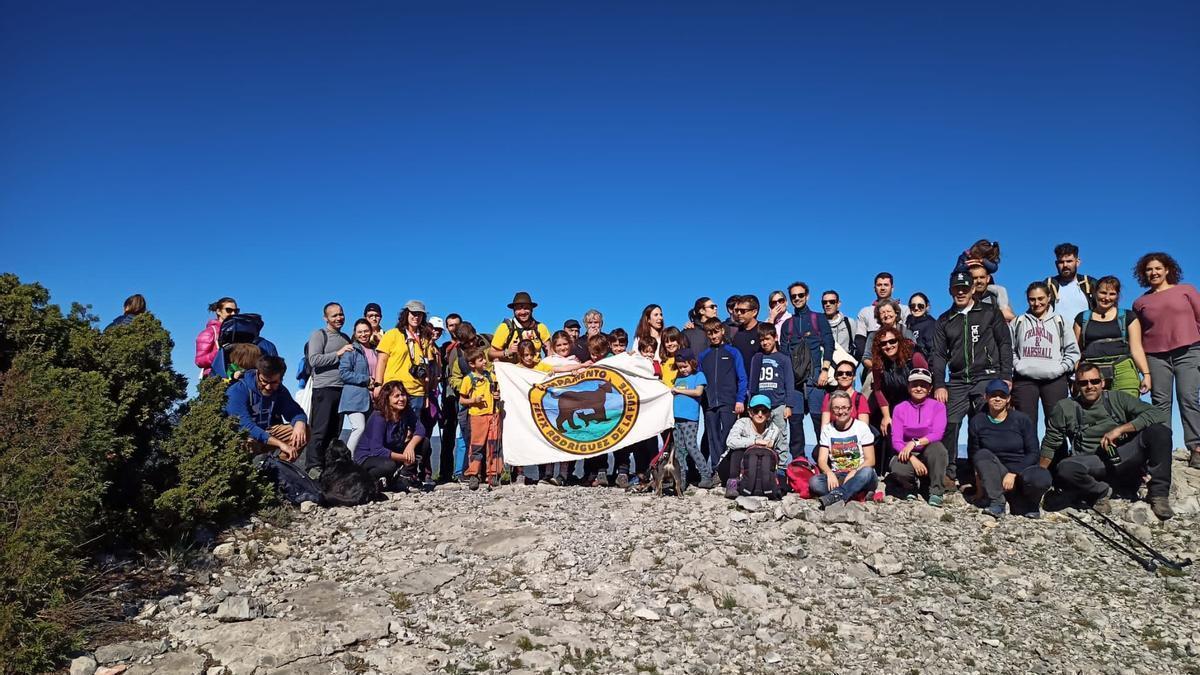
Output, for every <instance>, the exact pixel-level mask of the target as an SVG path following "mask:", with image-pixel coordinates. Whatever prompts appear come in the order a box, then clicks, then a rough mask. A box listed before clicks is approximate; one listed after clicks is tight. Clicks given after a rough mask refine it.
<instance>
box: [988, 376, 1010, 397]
mask: <svg viewBox="0 0 1200 675" xmlns="http://www.w3.org/2000/svg"><path fill="white" fill-rule="evenodd" d="M984 393H986V394H987V395H988V396H991V395H992V394H996V393H1000V394H1004V395H1005V396H1008V394H1009V389H1008V383H1007V382H1005V381H1004V380H1000V379H996V380H992V381H991V382H988V385H987V389H985V390H984Z"/></svg>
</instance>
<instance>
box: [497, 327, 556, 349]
mask: <svg viewBox="0 0 1200 675" xmlns="http://www.w3.org/2000/svg"><path fill="white" fill-rule="evenodd" d="M509 323H513V324H514V325H516V324H515V323H514V322H513V321H511V320H510V321H503V322H501V323H500V325H499V326H497V327H496V332H495V334H494V335H492V349H505V348H506V347H514V346H516V344H517V343H518V342H520V341H521V340H530V341H531V342H533V346H534V347H537V348H538V351H541V350H542V348H543V346H544V345H547V344H549V343H550V329H549V328H546V324H544V323H540V322H539V323H538V325H537V327H536V328H526V329H524V330H518V331H517V334H516V335H513V334H512V331H510V330H509V328H508V324H509Z"/></svg>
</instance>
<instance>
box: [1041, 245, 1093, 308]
mask: <svg viewBox="0 0 1200 675" xmlns="http://www.w3.org/2000/svg"><path fill="white" fill-rule="evenodd" d="M1079 263H1080V260H1079V247H1078V246H1076V245H1075V244H1071V243H1066V244H1059V245H1058V246H1055V247H1054V265H1055V266H1056V267H1057V268H1058V276H1053V277H1047V278H1046V285H1047V286H1049V287H1050V303H1051V305H1052V306H1053V307H1054V312H1055V313H1056V314H1058V315H1059V316H1061V317H1062V318H1063V319H1065V320H1066V321H1067V323H1068V324H1070V323H1071V322H1073V321H1074V320H1075V317H1076V316H1078V315H1079V314H1080V313H1081V312H1083V311H1086V310H1089V309H1092V308H1093V304H1094V302H1095V301H1094V300H1093V297H1092V294H1093V293H1095V290H1096V280H1095V279H1093V278H1091V277H1089V276H1087V275H1086V274H1079Z"/></svg>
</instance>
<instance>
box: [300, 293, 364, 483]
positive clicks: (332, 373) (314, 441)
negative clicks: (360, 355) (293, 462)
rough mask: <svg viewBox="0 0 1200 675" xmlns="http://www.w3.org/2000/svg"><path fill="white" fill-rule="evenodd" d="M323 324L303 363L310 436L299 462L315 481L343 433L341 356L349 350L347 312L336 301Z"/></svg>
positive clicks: (311, 340) (327, 308) (328, 305)
mask: <svg viewBox="0 0 1200 675" xmlns="http://www.w3.org/2000/svg"><path fill="white" fill-rule="evenodd" d="M323 314H324V317H325V325H324V326H322V327H321V328H318V329H317V330H315V331H313V333H312V335H310V336H309V337H308V344H307V345H305V348H304V357H305V361H306V362H307V363H308V369H309V371H310V373H311V375H310V376H311V377H312V378H313V385H312V403H311V404H310V408H309V415H308V418H309V424H310V426H311V427H312V433H311V434H310V435H309V438H308V445H306V446H305V447H304V455H303V456H302V459H301V461H300V462H299V463H298V464H299V465H300V468H301V469H304V470H305V471H307V472H308V474H309V477H310V478H312V479H314V480H316V479H317V478H319V477H320V475H321V472H322V471H324V470H325V451H326V449H328V447H329V444H330V443H332V442H333V441H334V440H336V439H337V437H338V435H339V434H341V433H342V413H340V412H338V407H339V405H340V404H341V401H342V386H343V382H342V374H341V371H340V370H339V365H340V362H341V358H342V355H343V354H345V353H346V352H349V351H352V350H353V349H354V346H353V345H352V344H351V343H350V338H349V337H348V336H347V335H346V334H345V333H343V332H342V326H344V325H345V324H346V313H345V312H344V311H343V310H342V306H341V305H339V304H338V303H336V302H330V303H326V305H325V308H324V311H323Z"/></svg>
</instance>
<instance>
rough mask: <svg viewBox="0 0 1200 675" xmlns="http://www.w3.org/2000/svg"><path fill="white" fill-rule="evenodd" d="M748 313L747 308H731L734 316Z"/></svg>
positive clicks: (748, 309)
mask: <svg viewBox="0 0 1200 675" xmlns="http://www.w3.org/2000/svg"><path fill="white" fill-rule="evenodd" d="M749 311H750V308H749V307H734V308H733V313H734V314H745V313H746V312H749Z"/></svg>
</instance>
